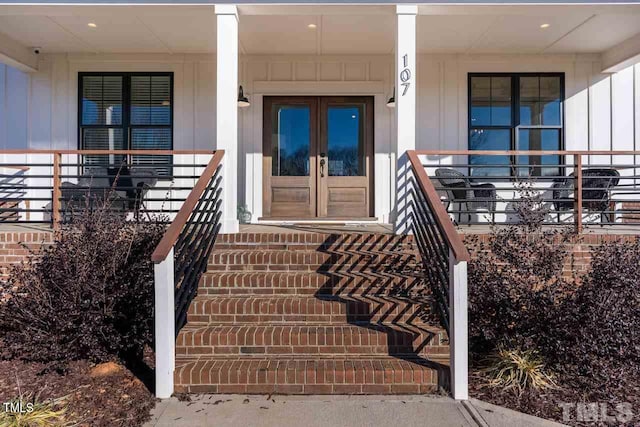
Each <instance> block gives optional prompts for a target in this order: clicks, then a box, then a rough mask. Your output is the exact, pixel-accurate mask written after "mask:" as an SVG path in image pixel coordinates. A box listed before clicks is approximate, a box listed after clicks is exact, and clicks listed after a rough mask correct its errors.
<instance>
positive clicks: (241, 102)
mask: <svg viewBox="0 0 640 427" xmlns="http://www.w3.org/2000/svg"><path fill="white" fill-rule="evenodd" d="M250 106H251V103H250V102H249V98H247V97H246V96H244V91H243V90H242V85H240V88H239V89H238V107H240V108H247V107H250Z"/></svg>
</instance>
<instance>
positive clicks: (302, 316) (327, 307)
mask: <svg viewBox="0 0 640 427" xmlns="http://www.w3.org/2000/svg"><path fill="white" fill-rule="evenodd" d="M431 306H432V303H431V298H430V297H429V296H428V295H427V296H425V297H424V298H422V299H421V300H417V299H415V298H413V299H408V298H402V297H396V296H394V297H388V296H366V297H365V296H349V297H334V296H327V297H326V298H325V299H319V298H315V297H297V296H296V297H294V296H288V297H252V296H251V297H211V296H202V295H199V296H197V297H196V298H195V299H194V300H193V302H192V303H191V306H190V307H189V311H188V314H187V320H188V323H189V324H198V325H202V324H210V323H212V324H222V323H225V324H226V323H230V324H242V323H260V324H263V323H280V322H311V323H313V324H316V323H322V324H324V323H341V324H344V323H355V322H364V323H407V324H420V323H423V322H422V318H423V317H424V316H426V315H428V314H429V313H430V312H431V311H432V310H431Z"/></svg>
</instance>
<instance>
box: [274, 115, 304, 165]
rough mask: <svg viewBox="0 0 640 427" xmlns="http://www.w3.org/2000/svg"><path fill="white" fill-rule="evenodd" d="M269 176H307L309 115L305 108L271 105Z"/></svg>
mask: <svg viewBox="0 0 640 427" xmlns="http://www.w3.org/2000/svg"><path fill="white" fill-rule="evenodd" d="M272 125H273V135H271V174H272V175H273V176H309V151H310V144H311V114H310V110H309V107H308V106H306V105H274V107H273V113H272Z"/></svg>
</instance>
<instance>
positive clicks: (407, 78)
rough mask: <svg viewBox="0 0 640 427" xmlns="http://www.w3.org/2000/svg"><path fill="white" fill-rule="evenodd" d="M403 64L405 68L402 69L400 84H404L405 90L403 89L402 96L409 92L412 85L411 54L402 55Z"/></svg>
mask: <svg viewBox="0 0 640 427" xmlns="http://www.w3.org/2000/svg"><path fill="white" fill-rule="evenodd" d="M402 66H403V69H402V71H400V80H401V81H402V83H400V86H404V90H403V91H402V96H405V95H406V94H407V91H408V90H409V86H411V70H410V69H409V55H407V54H406V53H405V54H404V55H402Z"/></svg>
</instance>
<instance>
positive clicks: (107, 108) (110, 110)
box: [81, 76, 122, 125]
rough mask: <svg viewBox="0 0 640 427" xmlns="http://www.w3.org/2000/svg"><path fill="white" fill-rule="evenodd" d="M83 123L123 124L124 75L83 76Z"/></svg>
mask: <svg viewBox="0 0 640 427" xmlns="http://www.w3.org/2000/svg"><path fill="white" fill-rule="evenodd" d="M81 116H82V117H81V122H82V123H81V124H83V125H121V124H122V76H82V114H81Z"/></svg>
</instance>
